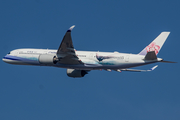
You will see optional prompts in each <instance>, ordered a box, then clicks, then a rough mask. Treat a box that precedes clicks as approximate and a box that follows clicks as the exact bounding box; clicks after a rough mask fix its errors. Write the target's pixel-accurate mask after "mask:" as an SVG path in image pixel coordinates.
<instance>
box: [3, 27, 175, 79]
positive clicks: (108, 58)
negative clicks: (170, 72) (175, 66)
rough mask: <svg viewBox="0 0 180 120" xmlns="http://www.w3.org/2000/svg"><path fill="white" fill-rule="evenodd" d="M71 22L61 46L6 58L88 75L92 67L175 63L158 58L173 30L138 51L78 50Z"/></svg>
mask: <svg viewBox="0 0 180 120" xmlns="http://www.w3.org/2000/svg"><path fill="white" fill-rule="evenodd" d="M74 27H75V25H73V26H71V27H70V28H69V29H68V30H67V32H66V33H65V35H64V37H63V39H62V42H61V44H60V46H59V48H58V50H52V49H15V50H13V51H11V52H9V53H8V54H7V55H6V56H4V57H3V58H2V60H3V61H4V62H6V63H9V64H15V65H35V66H53V67H60V68H66V69H67V75H68V76H69V77H73V78H79V77H84V76H85V75H86V74H88V72H89V71H91V70H106V71H112V70H113V71H117V72H121V71H132V72H147V71H152V70H154V69H155V68H156V67H157V66H158V65H156V66H154V67H152V68H151V69H149V70H138V69H131V68H132V67H138V66H142V65H147V64H151V63H156V62H166V63H174V62H171V61H164V60H163V59H162V58H157V54H158V53H159V51H160V49H161V47H162V46H163V44H164V42H165V41H166V39H167V37H168V36H169V34H170V32H162V33H161V34H160V35H159V36H158V37H157V38H155V39H154V40H153V41H152V42H151V43H150V44H149V45H148V46H147V47H145V48H144V49H143V50H142V51H141V52H140V53H138V54H127V53H119V52H99V51H96V52H95V51H76V50H75V49H74V46H73V42H72V38H71V31H72V29H73V28H74Z"/></svg>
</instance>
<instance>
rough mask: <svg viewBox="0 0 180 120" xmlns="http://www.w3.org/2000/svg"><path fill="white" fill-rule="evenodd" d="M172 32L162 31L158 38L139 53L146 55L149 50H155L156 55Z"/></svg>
mask: <svg viewBox="0 0 180 120" xmlns="http://www.w3.org/2000/svg"><path fill="white" fill-rule="evenodd" d="M169 34H170V32H162V33H161V34H160V35H159V36H158V37H157V38H156V39H154V40H153V41H152V42H151V43H150V44H149V45H148V46H147V47H145V48H144V49H143V50H142V51H141V52H140V53H139V55H146V54H147V52H149V51H155V53H156V55H157V54H158V53H159V51H160V49H161V47H162V46H163V44H164V42H165V41H166V39H167V37H168V36H169Z"/></svg>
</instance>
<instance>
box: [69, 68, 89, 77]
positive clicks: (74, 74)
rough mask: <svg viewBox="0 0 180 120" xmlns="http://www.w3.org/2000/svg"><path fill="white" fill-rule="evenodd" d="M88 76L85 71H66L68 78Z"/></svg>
mask: <svg viewBox="0 0 180 120" xmlns="http://www.w3.org/2000/svg"><path fill="white" fill-rule="evenodd" d="M86 74H88V73H87V71H85V70H76V69H67V75H68V76H69V77H73V78H78V77H84V75H86Z"/></svg>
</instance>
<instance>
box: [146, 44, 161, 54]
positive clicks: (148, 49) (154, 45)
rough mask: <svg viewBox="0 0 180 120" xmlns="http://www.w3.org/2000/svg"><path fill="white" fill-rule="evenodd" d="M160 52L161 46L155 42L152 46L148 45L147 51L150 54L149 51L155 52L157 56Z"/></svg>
mask: <svg viewBox="0 0 180 120" xmlns="http://www.w3.org/2000/svg"><path fill="white" fill-rule="evenodd" d="M159 50H160V46H159V45H156V43H155V42H152V43H151V44H150V45H148V46H147V47H146V51H147V52H149V51H155V53H156V54H158V52H159Z"/></svg>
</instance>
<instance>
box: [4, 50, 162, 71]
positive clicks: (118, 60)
mask: <svg viewBox="0 0 180 120" xmlns="http://www.w3.org/2000/svg"><path fill="white" fill-rule="evenodd" d="M56 52H57V50H51V49H16V50H13V51H11V52H10V53H9V54H7V55H6V56H5V57H3V61H4V62H7V63H10V64H18V65H38V66H53V67H61V68H72V69H80V70H96V69H106V70H107V69H114V70H117V69H124V68H131V67H136V66H141V65H145V64H149V63H154V62H158V61H160V60H162V59H161V58H158V59H157V60H148V61H146V60H144V57H145V56H144V55H138V54H125V53H119V52H90V51H75V53H76V55H77V57H78V58H79V60H80V61H82V62H83V63H84V64H77V65H76V64H61V63H56V64H53V63H44V62H41V60H40V59H39V58H40V56H41V55H51V56H56ZM52 59H53V58H52Z"/></svg>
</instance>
